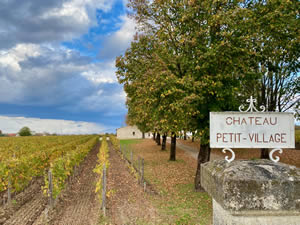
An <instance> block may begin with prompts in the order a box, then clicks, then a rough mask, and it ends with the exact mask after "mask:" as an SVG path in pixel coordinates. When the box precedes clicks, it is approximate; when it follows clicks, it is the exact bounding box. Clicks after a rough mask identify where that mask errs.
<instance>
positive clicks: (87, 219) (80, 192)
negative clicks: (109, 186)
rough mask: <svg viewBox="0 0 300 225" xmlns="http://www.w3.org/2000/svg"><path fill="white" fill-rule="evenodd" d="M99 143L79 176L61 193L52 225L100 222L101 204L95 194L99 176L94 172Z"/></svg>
mask: <svg viewBox="0 0 300 225" xmlns="http://www.w3.org/2000/svg"><path fill="white" fill-rule="evenodd" d="M99 146H100V144H99V143H98V144H97V145H96V146H95V147H94V148H93V149H92V150H91V152H90V153H89V154H88V155H87V157H86V159H85V160H84V162H83V163H82V164H81V166H80V168H79V171H78V172H79V176H76V177H75V179H74V180H73V181H72V182H70V183H69V185H68V187H67V188H66V189H65V190H64V191H63V192H62V193H61V195H60V197H59V199H58V202H57V204H56V206H55V211H54V212H51V213H50V218H51V220H50V223H49V224H51V225H94V224H98V222H99V215H100V214H99V213H100V203H99V200H98V199H97V195H96V193H95V187H96V185H95V184H96V182H97V179H98V175H97V174H96V173H94V172H93V169H94V168H95V166H96V163H97V153H98V151H99Z"/></svg>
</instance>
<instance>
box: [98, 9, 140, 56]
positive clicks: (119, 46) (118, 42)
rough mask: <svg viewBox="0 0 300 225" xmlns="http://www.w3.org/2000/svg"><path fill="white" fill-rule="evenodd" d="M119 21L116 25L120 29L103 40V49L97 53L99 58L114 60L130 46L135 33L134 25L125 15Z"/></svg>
mask: <svg viewBox="0 0 300 225" xmlns="http://www.w3.org/2000/svg"><path fill="white" fill-rule="evenodd" d="M121 21H122V22H121V23H120V24H117V26H120V29H119V30H117V31H116V32H114V33H112V34H111V35H110V36H108V37H106V38H105V40H104V44H103V46H104V47H103V48H102V49H101V50H100V52H99V57H100V58H115V57H116V56H118V55H120V54H121V53H123V52H124V51H125V50H126V49H127V48H128V47H129V46H130V42H131V41H132V40H133V36H134V35H135V33H136V29H135V27H136V23H135V21H134V20H133V19H131V18H129V17H127V16H126V15H123V16H121Z"/></svg>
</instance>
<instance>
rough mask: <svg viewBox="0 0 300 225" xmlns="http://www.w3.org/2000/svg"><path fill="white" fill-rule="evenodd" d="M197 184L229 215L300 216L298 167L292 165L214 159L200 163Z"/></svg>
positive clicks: (299, 174)
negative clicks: (198, 181) (199, 179)
mask: <svg viewBox="0 0 300 225" xmlns="http://www.w3.org/2000/svg"><path fill="white" fill-rule="evenodd" d="M201 184H202V186H203V187H204V189H205V190H206V191H207V192H208V193H209V194H210V195H211V196H212V197H213V199H214V200H215V201H216V202H217V203H218V204H219V205H220V206H221V207H222V208H223V209H224V210H227V211H229V212H230V213H231V214H232V215H242V214H245V212H247V213H248V214H249V213H250V214H251V215H252V216H255V215H262V214H266V213H267V214H270V215H271V214H272V215H277V216H280V215H291V216H299V215H300V169H298V168H296V167H294V166H290V165H286V164H283V163H274V162H272V161H269V160H244V161H238V160H237V161H233V162H231V163H227V162H226V161H225V160H215V161H211V162H208V163H205V164H203V165H202V167H201ZM299 219H300V218H299ZM299 224H300V222H299Z"/></svg>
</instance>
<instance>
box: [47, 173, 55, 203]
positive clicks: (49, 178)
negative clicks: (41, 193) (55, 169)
mask: <svg viewBox="0 0 300 225" xmlns="http://www.w3.org/2000/svg"><path fill="white" fill-rule="evenodd" d="M52 178H53V177H52V172H51V170H49V171H48V181H49V184H48V190H49V205H50V207H51V208H52V207H53V203H54V202H53V182H52Z"/></svg>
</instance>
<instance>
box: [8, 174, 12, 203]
mask: <svg viewBox="0 0 300 225" xmlns="http://www.w3.org/2000/svg"><path fill="white" fill-rule="evenodd" d="M7 203H8V204H9V205H10V204H11V182H10V178H8V187H7Z"/></svg>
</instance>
